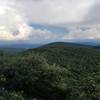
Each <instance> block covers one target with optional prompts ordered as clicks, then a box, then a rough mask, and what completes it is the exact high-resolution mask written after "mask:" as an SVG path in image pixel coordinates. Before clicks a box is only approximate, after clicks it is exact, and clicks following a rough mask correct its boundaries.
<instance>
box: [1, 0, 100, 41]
mask: <svg viewBox="0 0 100 100" xmlns="http://www.w3.org/2000/svg"><path fill="white" fill-rule="evenodd" d="M96 39H97V40H98V39H100V0H1V2H0V41H7V42H14V41H16V42H19V41H20V42H26V43H46V42H54V41H66V42H67V41H73V40H96Z"/></svg>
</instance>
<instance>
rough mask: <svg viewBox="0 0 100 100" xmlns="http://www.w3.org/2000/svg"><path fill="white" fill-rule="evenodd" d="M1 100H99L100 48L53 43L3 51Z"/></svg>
mask: <svg viewBox="0 0 100 100" xmlns="http://www.w3.org/2000/svg"><path fill="white" fill-rule="evenodd" d="M0 100H100V49H99V46H98V47H91V46H85V45H78V44H70V43H69V44H68V43H52V44H48V45H44V46H41V47H38V48H35V49H28V50H25V51H21V52H18V53H14V50H13V52H11V53H10V52H5V51H3V50H1V51H0Z"/></svg>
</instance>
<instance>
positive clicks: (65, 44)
mask: <svg viewBox="0 0 100 100" xmlns="http://www.w3.org/2000/svg"><path fill="white" fill-rule="evenodd" d="M58 46H59V47H62V46H63V47H79V48H94V49H100V45H95V46H93V45H90V44H86V43H72V42H53V43H48V44H9V45H6V44H5V45H0V50H2V51H8V52H10V51H14V52H20V51H23V50H26V49H32V48H33V49H34V48H44V47H58Z"/></svg>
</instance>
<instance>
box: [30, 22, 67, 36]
mask: <svg viewBox="0 0 100 100" xmlns="http://www.w3.org/2000/svg"><path fill="white" fill-rule="evenodd" d="M29 25H30V26H32V27H34V28H35V29H41V30H44V29H46V30H48V31H51V32H52V33H57V34H64V33H68V29H67V28H64V27H58V26H52V25H45V24H36V23H29Z"/></svg>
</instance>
